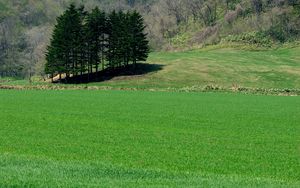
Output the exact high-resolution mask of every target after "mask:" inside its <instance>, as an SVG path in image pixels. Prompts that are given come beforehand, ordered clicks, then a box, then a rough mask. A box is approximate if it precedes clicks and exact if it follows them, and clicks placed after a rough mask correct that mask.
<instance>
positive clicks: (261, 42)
mask: <svg viewBox="0 0 300 188" xmlns="http://www.w3.org/2000/svg"><path fill="white" fill-rule="evenodd" d="M223 42H234V43H243V44H249V45H256V46H261V47H268V48H269V47H272V44H273V41H272V38H271V37H270V36H269V35H267V34H266V33H264V32H250V33H243V34H240V35H228V36H227V37H225V38H224V39H223Z"/></svg>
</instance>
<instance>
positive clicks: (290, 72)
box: [0, 47, 300, 89]
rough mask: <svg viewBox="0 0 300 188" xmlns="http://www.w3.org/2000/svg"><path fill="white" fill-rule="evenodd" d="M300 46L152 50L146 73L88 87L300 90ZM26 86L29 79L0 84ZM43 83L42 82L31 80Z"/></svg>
mask: <svg viewBox="0 0 300 188" xmlns="http://www.w3.org/2000/svg"><path fill="white" fill-rule="evenodd" d="M299 51H300V47H296V48H279V49H274V50H268V51H249V50H238V49H233V48H216V47H214V48H211V49H210V48H205V49H202V50H193V51H187V52H159V53H158V52H155V53H151V54H150V57H149V59H148V61H147V63H148V64H149V65H151V66H149V70H148V71H149V73H147V74H144V75H138V76H120V77H115V78H114V79H111V80H108V81H105V82H99V83H90V84H88V86H105V87H106V86H108V87H113V88H135V89H161V88H163V89H164V88H175V89H182V88H187V89H188V88H192V87H194V88H195V87H196V88H197V87H198V88H203V87H206V86H214V87H215V86H216V87H219V88H225V89H226V88H232V87H240V88H244V87H246V88H265V89H270V88H275V89H285V88H289V89H300V53H299ZM1 84H2V85H3V84H4V85H28V81H24V80H16V81H12V82H2V83H1V82H0V85H1ZM33 84H36V85H39V84H41V85H44V84H45V83H40V82H37V83H33Z"/></svg>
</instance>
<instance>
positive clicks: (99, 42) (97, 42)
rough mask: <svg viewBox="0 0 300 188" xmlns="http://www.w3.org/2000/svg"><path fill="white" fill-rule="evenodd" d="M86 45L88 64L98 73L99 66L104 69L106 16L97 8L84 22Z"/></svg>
mask: <svg viewBox="0 0 300 188" xmlns="http://www.w3.org/2000/svg"><path fill="white" fill-rule="evenodd" d="M86 22H87V23H86V30H87V44H88V51H89V63H90V65H91V66H95V69H96V72H98V67H99V64H102V67H104V51H105V35H106V33H107V31H106V16H105V13H104V12H102V11H100V10H99V8H98V7H96V8H95V9H93V10H92V12H91V13H90V14H88V16H87V20H86Z"/></svg>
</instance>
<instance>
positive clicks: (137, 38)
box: [45, 4, 149, 80]
mask: <svg viewBox="0 0 300 188" xmlns="http://www.w3.org/2000/svg"><path fill="white" fill-rule="evenodd" d="M144 30H145V25H144V20H143V17H142V16H141V15H140V14H139V13H138V12H136V11H131V12H129V11H128V12H126V13H125V12H122V11H119V12H116V11H112V12H111V13H109V14H106V13H105V12H104V11H101V10H100V9H99V8H98V7H96V8H94V9H93V10H92V11H91V12H86V11H85V10H84V7H83V6H81V7H79V8H77V7H76V6H75V5H74V4H71V5H70V6H69V7H68V9H67V10H66V11H65V12H64V14H63V15H61V16H60V17H58V18H57V24H56V25H55V28H54V31H53V34H52V39H51V42H50V45H49V46H48V48H47V53H46V60H47V62H46V66H45V72H46V73H47V74H50V75H52V78H53V76H55V75H60V79H61V75H62V74H65V75H66V80H67V79H68V78H69V77H70V76H77V75H83V74H85V73H87V74H88V75H90V74H91V73H93V72H98V71H99V70H100V67H101V70H104V69H115V68H119V67H125V66H128V65H129V64H133V65H134V66H135V65H136V63H137V62H138V61H146V59H147V57H148V53H149V46H148V40H147V35H146V34H145V32H144Z"/></svg>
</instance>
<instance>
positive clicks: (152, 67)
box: [54, 63, 164, 84]
mask: <svg viewBox="0 0 300 188" xmlns="http://www.w3.org/2000/svg"><path fill="white" fill-rule="evenodd" d="M163 67H164V65H160V64H144V63H138V64H136V65H135V66H134V65H128V66H126V67H119V68H116V69H106V70H103V71H99V72H95V73H91V74H83V75H82V76H81V75H78V76H72V77H70V78H68V79H66V78H63V79H62V80H60V81H56V82H54V83H66V84H85V83H90V82H103V81H108V80H111V79H113V78H115V77H121V76H141V75H145V74H149V73H152V72H157V71H160V70H162V69H163Z"/></svg>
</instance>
